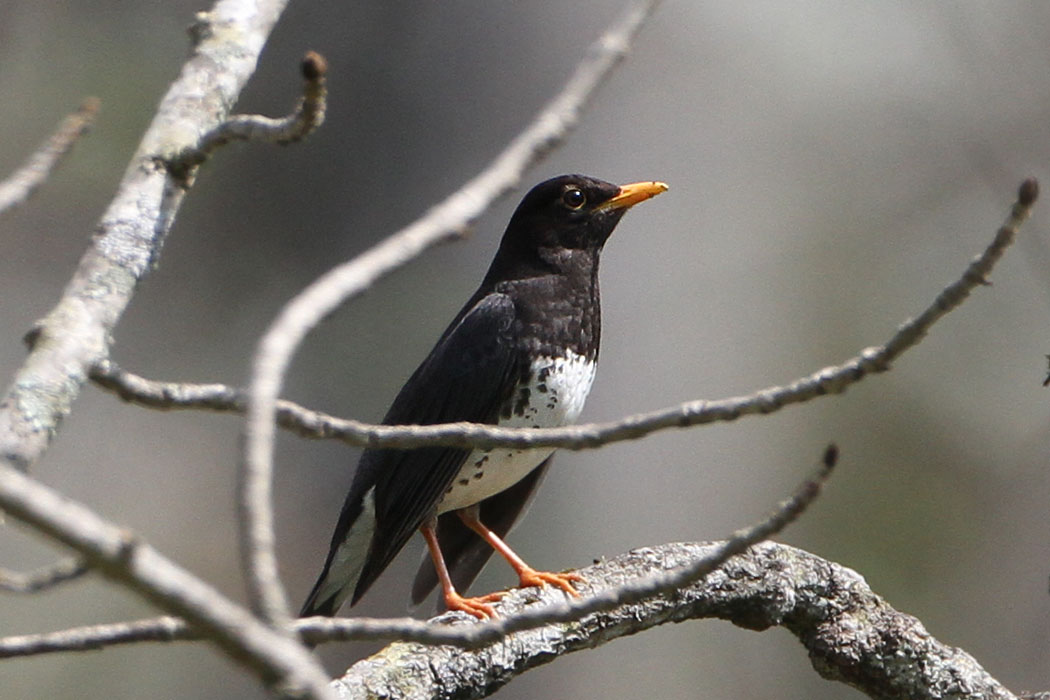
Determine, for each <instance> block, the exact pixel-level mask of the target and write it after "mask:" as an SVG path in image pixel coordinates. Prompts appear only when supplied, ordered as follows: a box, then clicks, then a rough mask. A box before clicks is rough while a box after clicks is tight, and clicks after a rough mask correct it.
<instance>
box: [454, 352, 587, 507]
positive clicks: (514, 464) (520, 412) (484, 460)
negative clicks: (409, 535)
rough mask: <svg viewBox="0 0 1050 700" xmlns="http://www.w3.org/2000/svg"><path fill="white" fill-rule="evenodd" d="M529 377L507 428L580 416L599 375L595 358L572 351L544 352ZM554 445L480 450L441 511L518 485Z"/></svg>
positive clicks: (550, 424)
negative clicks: (556, 354) (554, 354)
mask: <svg viewBox="0 0 1050 700" xmlns="http://www.w3.org/2000/svg"><path fill="white" fill-rule="evenodd" d="M530 369H531V372H530V373H529V381H528V383H527V384H526V385H523V386H522V387H520V388H519V389H518V391H517V392H515V394H514V396H513V397H512V398H511V401H510V404H509V409H510V410H509V413H510V415H509V416H507V415H506V411H504V413H503V414H501V415H500V419H499V423H498V425H500V426H501V427H506V428H553V427H557V426H561V425H566V424H569V423H572V422H574V421H575V420H576V419H577V418H579V416H580V412H581V411H583V403H584V401H585V400H586V399H587V394H588V393H589V392H590V390H591V383H592V382H593V381H594V371H595V363H594V362H593V361H591V360H588V359H587V358H586V357H583V356H582V355H577V354H576V353H573V352H571V351H569V352H567V354H566V357H559V358H551V357H541V358H539V359H537V360H535V361H534V362H533V363H532V367H531V368H530ZM552 452H554V448H551V447H540V448H535V449H529V450H516V449H513V448H504V447H497V448H495V449H492V450H474V451H473V452H471V453H470V456H468V457H467V460H466V461H465V462H464V463H463V467H462V468H461V469H460V470H459V474H457V475H456V479H455V480H454V481H453V482H452V485H451V486H449V488H448V490H447V491H446V492H445V495H444V497H443V498H442V499H441V502H440V503H439V504H438V513H446V512H448V511H450V510H457V509H459V508H466V507H467V506H471V505H474V504H475V503H478V502H479V501H483V500H485V499H486V498H488V497H489V496H493V495H495V494H497V493H499V492H500V491H503V490H504V489H507V488H509V487H510V486H513V485H514V484H515V483H517V482H518V481H519V480H521V479H523V478H524V477H525V475H526V474H528V473H529V472H531V471H532V470H533V469H534V468H536V467H537V466H538V465H539V464H540V462H542V461H543V460H545V459H547V457H549V456H550V454H551V453H552Z"/></svg>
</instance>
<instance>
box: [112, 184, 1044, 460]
mask: <svg viewBox="0 0 1050 700" xmlns="http://www.w3.org/2000/svg"><path fill="white" fill-rule="evenodd" d="M1037 195H1038V184H1037V183H1036V181H1035V180H1034V179H1029V180H1025V182H1024V183H1022V185H1021V187H1020V190H1019V193H1018V201H1017V203H1016V204H1014V206H1013V209H1012V211H1011V213H1010V215H1009V217H1008V218H1007V220H1006V222H1005V223H1004V224H1003V226H1002V228H1000V229H999V231H998V233H997V234H996V236H995V238H994V240H993V241H992V242H991V243H990V244H989V245H988V247H987V248H986V249H985V250H984V252H983V253H982V254H981V255H979V256H978V257H977V258H976V259H975V260H974V261H973V262H972V263H971V264H970V265H969V266H968V267H967V269H966V270H964V271H963V274H962V276H961V277H960V278H959V279H958V280H956V281H955V282H953V283H952V284H950V285H948V287H946V288H945V289H944V290H943V291H942V292H941V293H940V294H939V295H938V296H937V297H936V298H935V299H934V300H933V302H932V303H931V304H930V306H929V307H928V308H926V309H925V310H924V311H923V312H922V313H921V314H919V315H918V316H917V317H915V318H913V319H910V320H908V321H906V322H905V323H903V324H902V325H901V326H900V327H899V328H898V329H897V332H896V333H895V334H894V335H893V336H892V337H891V338H890V339H889V340H888V341H887V342H886V343H885V344H884V345H881V346H878V347H873V348H867V349H865V350H863V351H861V353H860V354H859V355H857V356H856V357H853V358H851V359H849V360H847V361H846V362H845V363H843V364H841V365H838V366H835V367H825V368H824V369H821V370H819V371H817V372H814V373H813V374H811V375H809V376H808V377H803V378H801V379H797V380H795V381H794V382H792V383H790V384H788V385H786V386H772V387H767V388H765V389H761V390H759V391H757V392H755V393H753V394H749V395H747V396H737V397H731V398H726V399H718V400H710V401H709V400H695V401H687V402H685V403H681V404H678V405H677V406H670V407H667V408H663V409H660V410H657V411H651V412H649V413H641V414H637V415H634V416H628V417H626V418H622V419H620V420H618V421H612V422H607V423H589V424H584V425H571V426H565V427H562V428H498V427H496V426H492V425H484V424H480V423H445V424H441V425H425V426H389V425H374V424H370V423H364V422H361V421H356V420H350V419H343V418H336V417H334V416H331V415H328V414H325V413H321V412H318V411H312V410H310V409H307V408H304V407H302V406H300V405H298V404H296V403H293V402H291V401H284V400H279V401H277V404H276V407H277V424H278V425H280V426H281V427H283V428H287V429H288V430H291V431H293V432H296V433H298V434H299V435H301V436H303V437H309V438H337V439H340V440H343V441H344V442H347V443H349V444H351V445H358V446H365V447H373V448H374V447H401V448H409V447H422V446H425V445H448V446H452V447H464V448H474V447H477V448H481V449H489V448H492V447H497V446H503V447H541V446H546V447H560V448H564V449H571V450H581V449H592V448H596V447H600V446H602V445H605V444H608V443H610V442H617V441H620V440H635V439H638V438H641V437H645V436H646V435H649V434H650V433H654V432H657V431H660V430H666V429H668V428H685V427H691V426H694V425H701V424H704V423H714V422H717V421H729V420H735V419H737V418H740V417H742V416H748V415H756V414H766V413H772V412H774V411H777V410H779V409H781V408H783V407H784V406H788V405H791V404H794V403H802V402H804V401H809V400H810V399H813V398H816V397H817V396H823V395H825V394H835V393H840V392H842V391H845V390H846V388H848V387H849V385H851V384H853V383H856V382H858V381H860V380H861V379H863V378H864V377H866V376H867V375H868V374H871V373H876V372H884V371H886V370H887V369H889V368H890V364H891V363H892V362H893V361H894V360H895V359H897V358H898V357H899V356H900V355H901V354H902V353H904V352H905V351H906V350H908V349H909V348H911V347H913V346H915V345H917V344H918V343H919V342H920V341H921V340H922V338H923V337H924V336H925V335H926V333H927V332H928V331H929V329H930V328H931V327H932V326H933V324H934V323H936V322H937V321H938V320H939V319H940V318H941V317H943V316H944V315H945V314H947V313H948V312H950V311H952V310H953V309H955V308H956V307H958V306H959V305H960V304H961V303H962V302H963V301H964V300H965V299H966V297H967V296H969V294H970V292H971V291H973V289H974V288H975V287H978V286H981V285H983V284H986V279H987V276H988V274H989V273H990V272H991V270H992V268H993V266H994V265H995V263H996V262H997V261H998V260H999V258H1000V257H1001V256H1002V254H1003V251H1004V250H1005V249H1006V247H1007V246H1009V245H1010V243H1011V242H1012V241H1013V238H1014V236H1015V235H1016V233H1017V230H1018V228H1019V227H1020V225H1021V224H1022V223H1023V222H1024V221H1025V219H1027V218H1028V216H1029V214H1030V213H1031V208H1032V206H1033V205H1034V203H1035V200H1036V198H1037ZM92 378H93V379H94V380H95V381H96V382H97V383H98V384H99V385H100V386H102V387H104V388H106V389H109V390H110V391H115V392H116V393H117V394H119V395H120V397H121V398H123V399H124V400H125V401H132V402H134V403H138V404H141V405H144V406H150V407H152V408H165V409H169V408H170V409H202V408H203V409H210V410H215V411H232V412H237V413H243V412H245V410H246V406H247V400H246V393H245V391H244V390H243V389H239V388H236V387H230V386H227V385H224V384H190V383H175V382H154V381H151V380H148V379H144V378H142V377H138V376H136V375H134V374H131V373H128V372H125V371H124V370H121V369H119V368H117V367H116V366H115V365H112V364H109V363H104V364H100V365H99V366H98V367H96V368H95V369H94V370H93V371H92Z"/></svg>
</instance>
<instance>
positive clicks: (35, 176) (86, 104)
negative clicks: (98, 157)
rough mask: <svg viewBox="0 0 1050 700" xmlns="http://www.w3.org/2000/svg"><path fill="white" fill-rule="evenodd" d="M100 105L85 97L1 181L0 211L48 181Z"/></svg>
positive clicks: (94, 99) (86, 128)
mask: <svg viewBox="0 0 1050 700" xmlns="http://www.w3.org/2000/svg"><path fill="white" fill-rule="evenodd" d="M99 105H100V102H99V101H98V98H95V97H86V98H84V101H83V102H81V103H80V107H79V109H77V111H76V112H74V113H73V114H70V115H69V116H67V117H66V118H65V119H63V120H62V123H61V124H59V125H58V129H56V130H55V133H53V134H52V135H51V137H50V138H48V140H47V141H46V142H44V144H43V145H42V146H40V148H38V149H37V150H36V152H35V153H33V155H31V156H29V159H28V160H26V162H25V164H24V165H23V166H22V167H21V168H19V169H18V170H16V171H15V172H13V173H11V175H9V176H8V177H7V179H5V180H3V181H2V182H0V214H3V213H4V212H5V211H7V210H8V209H11V208H13V207H16V206H18V205H19V204H22V203H23V202H25V201H26V200H27V199H29V197H30V196H31V195H32V194H33V193H34V192H36V190H37V188H38V187H40V186H41V185H42V184H44V183H45V182H47V178H48V177H50V175H51V171H52V170H54V169H55V166H56V165H58V164H59V162H61V160H62V158H63V156H65V155H66V154H67V153H69V151H70V149H72V148H73V144H75V143H76V142H77V141H78V140H80V137H81V136H83V135H84V134H86V133H87V131H88V129H90V128H91V125H92V124H93V123H94V121H95V116H96V115H97V114H98V108H99Z"/></svg>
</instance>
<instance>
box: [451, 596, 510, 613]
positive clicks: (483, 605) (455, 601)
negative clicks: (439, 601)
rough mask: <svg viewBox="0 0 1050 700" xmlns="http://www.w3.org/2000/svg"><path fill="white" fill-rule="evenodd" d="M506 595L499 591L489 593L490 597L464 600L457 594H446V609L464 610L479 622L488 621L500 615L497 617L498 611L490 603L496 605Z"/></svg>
mask: <svg viewBox="0 0 1050 700" xmlns="http://www.w3.org/2000/svg"><path fill="white" fill-rule="evenodd" d="M505 595H506V592H505V591H498V592H496V593H489V594H488V595H482V596H476V597H472V598H464V597H463V596H461V595H460V594H459V593H456V592H452V593H451V594H449V593H446V594H445V608H446V609H448V610H462V611H463V612H465V613H467V614H468V615H473V616H474V617H476V618H478V619H479V620H488V619H489V618H494V617H498V615H496V609H495V608H493V607H492V606H491V605H489V603H495V602H496V601H498V600H499V599H500V598H502V597H503V596H505Z"/></svg>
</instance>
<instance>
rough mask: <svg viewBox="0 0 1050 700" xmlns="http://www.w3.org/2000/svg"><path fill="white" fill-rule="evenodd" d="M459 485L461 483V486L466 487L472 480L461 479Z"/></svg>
mask: <svg viewBox="0 0 1050 700" xmlns="http://www.w3.org/2000/svg"><path fill="white" fill-rule="evenodd" d="M457 483H459V485H460V486H466V485H467V484H469V483H470V479H460V480H459V481H458V482H457Z"/></svg>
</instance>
